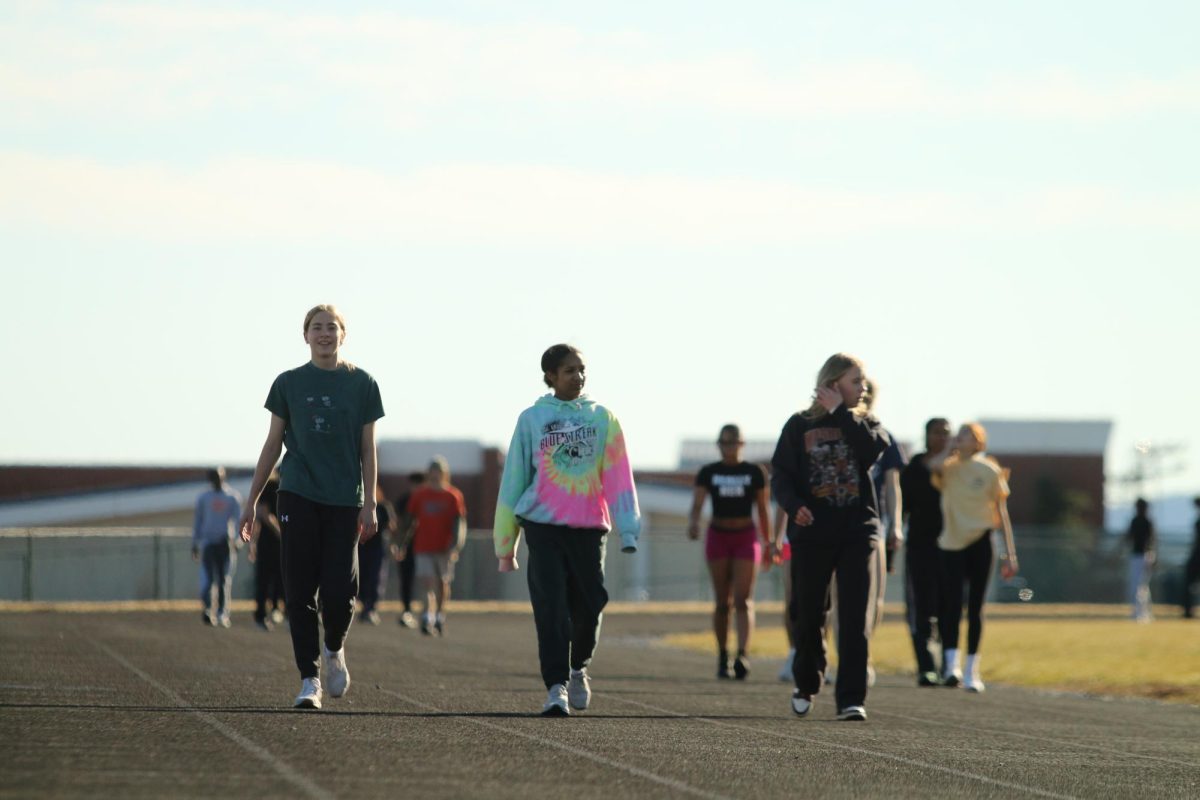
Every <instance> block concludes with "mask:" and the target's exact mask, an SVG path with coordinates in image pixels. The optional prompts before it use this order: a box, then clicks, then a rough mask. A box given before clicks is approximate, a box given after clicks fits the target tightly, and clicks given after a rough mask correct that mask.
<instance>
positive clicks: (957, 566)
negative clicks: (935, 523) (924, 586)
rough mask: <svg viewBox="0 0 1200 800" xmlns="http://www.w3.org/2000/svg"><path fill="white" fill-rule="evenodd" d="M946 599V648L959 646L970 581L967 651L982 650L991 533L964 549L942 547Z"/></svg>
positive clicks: (942, 625)
mask: <svg viewBox="0 0 1200 800" xmlns="http://www.w3.org/2000/svg"><path fill="white" fill-rule="evenodd" d="M940 552H941V554H942V580H943V583H942V586H943V587H944V599H943V601H942V613H941V615H940V616H939V617H938V631H939V632H940V633H941V636H942V649H943V650H957V649H958V627H959V624H960V623H961V622H962V609H963V583H964V582H965V583H966V584H967V653H968V655H974V654H975V653H978V652H979V641H980V639H982V638H983V603H984V601H985V600H986V599H987V590H988V582H989V581H990V580H991V577H992V566H993V564H994V559H993V557H992V532H991V531H988V532H987V533H985V534H984V535H983V536H981V537H979V541H977V542H975V543H974V544H972V545H971V546H970V547H968V548H966V549H965V550H942V551H940Z"/></svg>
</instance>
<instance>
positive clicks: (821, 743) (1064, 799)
mask: <svg viewBox="0 0 1200 800" xmlns="http://www.w3.org/2000/svg"><path fill="white" fill-rule="evenodd" d="M604 699H605V700H616V701H617V702H619V703H629V704H630V705H634V706H640V707H642V708H645V709H649V710H650V711H657V712H659V713H662V714H672V715H674V716H677V717H686V718H688V719H694V720H696V721H698V722H706V723H708V724H709V725H716V726H718V727H721V728H734V729H736V730H741V731H748V732H750V733H765V734H766V735H768V736H775V737H777V738H780V739H792V740H795V741H798V742H805V743H807V744H814V745H817V746H818V747H830V748H833V749H835V750H845V751H847V752H851V753H858V754H859V755H864V756H874V757H876V758H883V759H887V760H888V761H896V762H899V763H901V764H907V765H908V766H911V767H920V768H922V769H930V770H934V771H936V772H944V773H946V774H948V775H954V776H956V777H959V778H966V779H967V780H971V781H977V782H979V783H986V784H988V785H990V786H996V787H998V788H1001V789H1012V790H1015V791H1018V792H1023V793H1026V794H1030V795H1037V796H1038V797H1052V798H1055V800H1079V798H1076V797H1073V796H1072V795H1069V794H1057V793H1055V792H1050V791H1046V790H1045V789H1038V788H1035V787H1033V786H1026V785H1024V784H1020V783H1010V782H1008V781H1001V780H997V779H995V778H989V777H988V776H987V775H980V774H978V773H975V772H967V771H966V770H960V769H954V768H953V767H944V766H942V765H941V764H930V763H929V762H927V761H920V760H918V759H915V758H908V757H906V756H898V755H895V754H893V753H883V752H880V751H878V750H868V749H867V748H865V747H855V746H854V745H849V744H841V743H839V742H831V741H829V740H828V739H819V738H817V737H815V736H797V735H795V734H790V733H780V732H779V731H772V730H768V729H766V728H756V727H754V726H752V725H735V724H733V723H731V722H725V721H723V720H719V719H709V718H707V717H704V716H698V715H694V714H685V713H683V712H680V711H673V710H672V709H669V708H662V707H660V706H655V705H651V704H649V703H642V702H640V701H638V700H627V699H625V698H624V697H616V696H615V695H612V694H606V695H605V696H604Z"/></svg>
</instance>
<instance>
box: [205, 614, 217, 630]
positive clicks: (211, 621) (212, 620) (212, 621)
mask: <svg viewBox="0 0 1200 800" xmlns="http://www.w3.org/2000/svg"><path fill="white" fill-rule="evenodd" d="M201 619H202V620H203V621H204V624H205V625H207V626H208V627H210V628H212V627H214V626H215V625H216V624H217V618H216V617H214V616H213V615H212V614H211V613H210V612H208V611H205V612H204V616H202V617H201Z"/></svg>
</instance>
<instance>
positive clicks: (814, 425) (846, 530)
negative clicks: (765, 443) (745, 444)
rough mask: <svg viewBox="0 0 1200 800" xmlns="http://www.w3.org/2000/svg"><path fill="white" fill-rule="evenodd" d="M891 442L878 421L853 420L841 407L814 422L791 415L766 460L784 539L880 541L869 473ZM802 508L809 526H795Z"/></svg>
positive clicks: (844, 408)
mask: <svg viewBox="0 0 1200 800" xmlns="http://www.w3.org/2000/svg"><path fill="white" fill-rule="evenodd" d="M890 444H891V437H889V436H888V433H887V431H885V430H884V429H883V427H882V426H881V425H880V424H879V420H877V419H875V418H874V417H872V416H870V415H867V416H865V417H856V416H855V415H854V414H853V413H852V412H851V411H850V410H849V409H847V408H846V406H845V405H840V406H838V407H837V408H836V409H834V410H833V413H831V414H823V415H822V416H820V417H817V418H816V419H813V418H810V417H808V416H805V415H804V414H793V415H792V417H791V419H789V420H788V421H787V423H786V424H785V425H784V426H783V432H782V433H781V434H780V435H779V443H778V444H777V445H776V446H775V455H774V456H772V458H771V467H772V469H771V491H772V492H773V493H774V495H775V502H777V503H778V504H779V506H780V508H782V509H784V511H786V512H787V517H788V540H789V541H791V542H792V544H793V545H796V544H797V543H803V542H812V543H814V544H815V543H823V542H828V543H833V542H836V541H838V540H840V539H843V538H844V537H847V536H862V537H866V538H871V539H879V538H882V531H881V529H880V525H879V500H878V498H877V497H876V496H875V485H874V482H873V481H872V480H871V477H870V475H869V474H868V473H869V471H870V469H871V465H872V464H874V463H875V462H876V461H877V460H878V459H879V456H880V455H881V454H882V453H883V451H884V450H886V449H887V448H888V445H890ZM801 506H807V507H808V510H809V511H811V512H812V513H813V517H814V520H813V524H812V525H807V526H805V527H800V526H799V525H797V524H796V520H795V517H796V511H797V510H798V509H799V508H800V507H801Z"/></svg>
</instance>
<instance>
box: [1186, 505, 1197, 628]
mask: <svg viewBox="0 0 1200 800" xmlns="http://www.w3.org/2000/svg"><path fill="white" fill-rule="evenodd" d="M1192 505H1194V506H1195V507H1196V522H1195V524H1194V525H1193V533H1192V552H1191V553H1190V554H1189V555H1188V560H1187V563H1186V564H1184V565H1183V616H1184V617H1186V618H1187V619H1191V618H1192V609H1193V608H1194V607H1195V599H1196V595H1195V591H1196V582H1197V581H1200V497H1197V498H1195V499H1194V500H1192Z"/></svg>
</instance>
